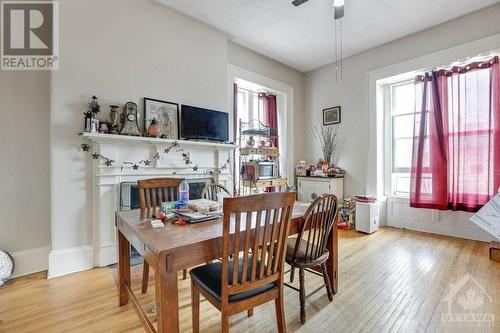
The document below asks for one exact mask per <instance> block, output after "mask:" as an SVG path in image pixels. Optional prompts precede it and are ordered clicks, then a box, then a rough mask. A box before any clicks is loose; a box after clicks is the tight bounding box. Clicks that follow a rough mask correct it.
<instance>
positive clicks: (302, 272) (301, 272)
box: [299, 268, 306, 324]
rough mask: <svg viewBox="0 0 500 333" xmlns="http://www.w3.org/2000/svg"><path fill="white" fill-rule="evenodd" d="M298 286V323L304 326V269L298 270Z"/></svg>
mask: <svg viewBox="0 0 500 333" xmlns="http://www.w3.org/2000/svg"><path fill="white" fill-rule="evenodd" d="M299 284H300V322H301V323H302V324H304V323H305V322H306V288H305V286H304V284H305V277H304V269H303V268H299Z"/></svg>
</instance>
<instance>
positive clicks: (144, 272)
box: [142, 260, 149, 294]
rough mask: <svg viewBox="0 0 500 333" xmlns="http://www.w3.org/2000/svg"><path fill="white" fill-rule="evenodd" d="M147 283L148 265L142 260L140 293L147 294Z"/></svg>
mask: <svg viewBox="0 0 500 333" xmlns="http://www.w3.org/2000/svg"><path fill="white" fill-rule="evenodd" d="M148 282H149V264H148V263H147V262H146V260H144V265H143V267H142V293H143V294H145V293H147V292H148Z"/></svg>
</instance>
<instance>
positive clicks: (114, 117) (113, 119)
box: [108, 105, 120, 134]
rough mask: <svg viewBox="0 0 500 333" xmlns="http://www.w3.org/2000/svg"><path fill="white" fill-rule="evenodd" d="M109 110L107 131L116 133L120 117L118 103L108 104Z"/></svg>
mask: <svg viewBox="0 0 500 333" xmlns="http://www.w3.org/2000/svg"><path fill="white" fill-rule="evenodd" d="M109 107H110V108H111V111H109V118H110V122H109V126H108V132H109V133H110V134H117V133H118V132H119V131H120V128H119V127H120V126H119V125H120V119H119V117H118V105H110V106H109Z"/></svg>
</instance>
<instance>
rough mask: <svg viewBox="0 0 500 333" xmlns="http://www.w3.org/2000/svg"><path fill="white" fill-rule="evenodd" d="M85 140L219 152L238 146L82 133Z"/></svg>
mask: <svg viewBox="0 0 500 333" xmlns="http://www.w3.org/2000/svg"><path fill="white" fill-rule="evenodd" d="M81 135H82V136H83V137H85V138H88V139H90V140H91V141H94V142H96V143H98V144H130V143H136V144H151V145H155V146H161V145H164V146H169V145H171V144H173V143H174V142H178V143H179V144H180V145H181V146H183V147H186V148H190V147H196V148H209V149H219V150H231V149H235V148H237V147H238V146H237V145H235V144H231V143H218V142H207V141H190V140H172V139H161V138H147V137H142V136H129V135H118V134H101V133H87V132H84V133H81Z"/></svg>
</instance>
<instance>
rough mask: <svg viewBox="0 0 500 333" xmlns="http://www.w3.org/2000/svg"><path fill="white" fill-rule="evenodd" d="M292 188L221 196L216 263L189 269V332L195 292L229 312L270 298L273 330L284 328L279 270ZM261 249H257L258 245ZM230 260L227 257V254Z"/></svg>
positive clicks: (225, 319) (225, 317)
mask: <svg viewBox="0 0 500 333" xmlns="http://www.w3.org/2000/svg"><path fill="white" fill-rule="evenodd" d="M294 202H295V193H264V194H258V195H252V196H245V197H239V198H224V208H223V210H224V218H223V229H222V230H223V240H222V262H214V263H212V264H208V265H203V266H199V267H196V268H194V269H192V270H191V272H190V274H191V300H192V302H191V306H192V311H193V316H192V320H193V332H195V333H198V332H199V320H200V318H199V317H200V294H202V295H203V296H204V297H205V298H206V299H207V300H208V301H209V302H210V303H212V305H214V306H215V307H216V308H217V309H219V310H220V311H221V315H222V332H223V333H226V332H228V331H229V316H231V315H233V314H236V313H239V312H242V311H245V310H247V311H248V314H249V316H251V315H252V314H253V308H254V307H255V306H258V305H261V304H264V303H267V302H269V301H271V300H274V301H275V308H276V318H277V321H278V331H279V332H286V326H285V314H284V309H283V270H284V259H285V249H286V241H287V237H288V231H289V227H290V218H291V215H292V210H293V204H294ZM260 249H262V250H260ZM231 256H232V257H233V258H234V260H233V259H230V257H231Z"/></svg>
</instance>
